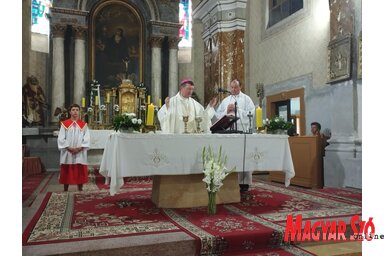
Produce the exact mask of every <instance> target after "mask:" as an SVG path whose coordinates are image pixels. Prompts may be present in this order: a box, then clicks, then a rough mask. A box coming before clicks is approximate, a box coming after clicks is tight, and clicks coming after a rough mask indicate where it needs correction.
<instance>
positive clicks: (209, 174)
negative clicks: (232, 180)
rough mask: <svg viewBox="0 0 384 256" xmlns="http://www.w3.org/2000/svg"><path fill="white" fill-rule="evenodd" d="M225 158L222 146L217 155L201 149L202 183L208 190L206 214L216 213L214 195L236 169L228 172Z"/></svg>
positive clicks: (209, 149) (209, 150)
mask: <svg viewBox="0 0 384 256" xmlns="http://www.w3.org/2000/svg"><path fill="white" fill-rule="evenodd" d="M226 164H227V156H223V155H222V146H220V149H219V154H218V155H215V154H214V153H213V151H212V148H211V147H210V146H209V147H208V149H206V148H205V147H204V148H203V173H204V179H203V181H204V182H205V184H206V187H207V190H208V214H209V215H213V214H215V213H216V193H217V192H218V191H219V189H220V188H221V186H223V181H224V179H225V177H227V176H228V175H229V174H230V173H232V172H234V171H235V169H236V167H234V168H233V169H232V170H228V169H227V167H226V166H225V165H226Z"/></svg>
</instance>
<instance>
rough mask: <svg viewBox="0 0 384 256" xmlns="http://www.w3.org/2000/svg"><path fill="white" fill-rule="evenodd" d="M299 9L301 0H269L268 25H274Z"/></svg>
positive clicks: (301, 5)
mask: <svg viewBox="0 0 384 256" xmlns="http://www.w3.org/2000/svg"><path fill="white" fill-rule="evenodd" d="M300 9H303V0H269V22H268V27H271V26H273V25H275V24H276V23H278V22H279V21H281V20H283V19H285V18H287V17H288V16H290V15H292V14H293V13H295V12H297V11H298V10H300Z"/></svg>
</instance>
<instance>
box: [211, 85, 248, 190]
mask: <svg viewBox="0 0 384 256" xmlns="http://www.w3.org/2000/svg"><path fill="white" fill-rule="evenodd" d="M235 102H237V116H238V117H239V118H240V119H239V121H237V130H240V131H244V132H248V129H249V127H250V125H251V124H250V123H249V118H248V116H247V115H248V113H249V112H251V114H252V115H253V118H252V120H255V104H253V101H252V99H251V98H250V97H249V96H248V95H246V94H244V93H242V92H240V93H239V94H238V95H229V96H227V97H226V98H225V99H224V100H223V101H222V102H221V104H220V105H219V107H218V108H217V110H216V117H217V118H222V117H223V116H224V115H227V114H230V113H227V107H228V105H229V104H235ZM233 115H234V113H233ZM252 122H254V121H252ZM238 179H239V183H240V184H249V185H250V184H252V172H244V175H243V173H242V172H239V173H238Z"/></svg>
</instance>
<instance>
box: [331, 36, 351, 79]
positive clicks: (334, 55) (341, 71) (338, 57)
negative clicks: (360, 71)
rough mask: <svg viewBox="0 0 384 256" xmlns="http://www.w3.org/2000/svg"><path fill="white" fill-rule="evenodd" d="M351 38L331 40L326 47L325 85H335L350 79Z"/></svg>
mask: <svg viewBox="0 0 384 256" xmlns="http://www.w3.org/2000/svg"><path fill="white" fill-rule="evenodd" d="M351 47H352V36H351V35H346V36H344V37H341V38H338V39H335V40H332V41H331V42H330V43H329V45H328V77H327V83H335V82H339V81H343V80H348V79H350V78H351Z"/></svg>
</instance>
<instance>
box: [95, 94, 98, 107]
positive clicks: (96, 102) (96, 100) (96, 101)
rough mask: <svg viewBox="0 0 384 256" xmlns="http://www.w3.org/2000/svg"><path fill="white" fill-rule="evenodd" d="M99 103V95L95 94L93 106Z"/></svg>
mask: <svg viewBox="0 0 384 256" xmlns="http://www.w3.org/2000/svg"><path fill="white" fill-rule="evenodd" d="M98 105H99V96H97V95H96V96H95V106H98Z"/></svg>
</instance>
